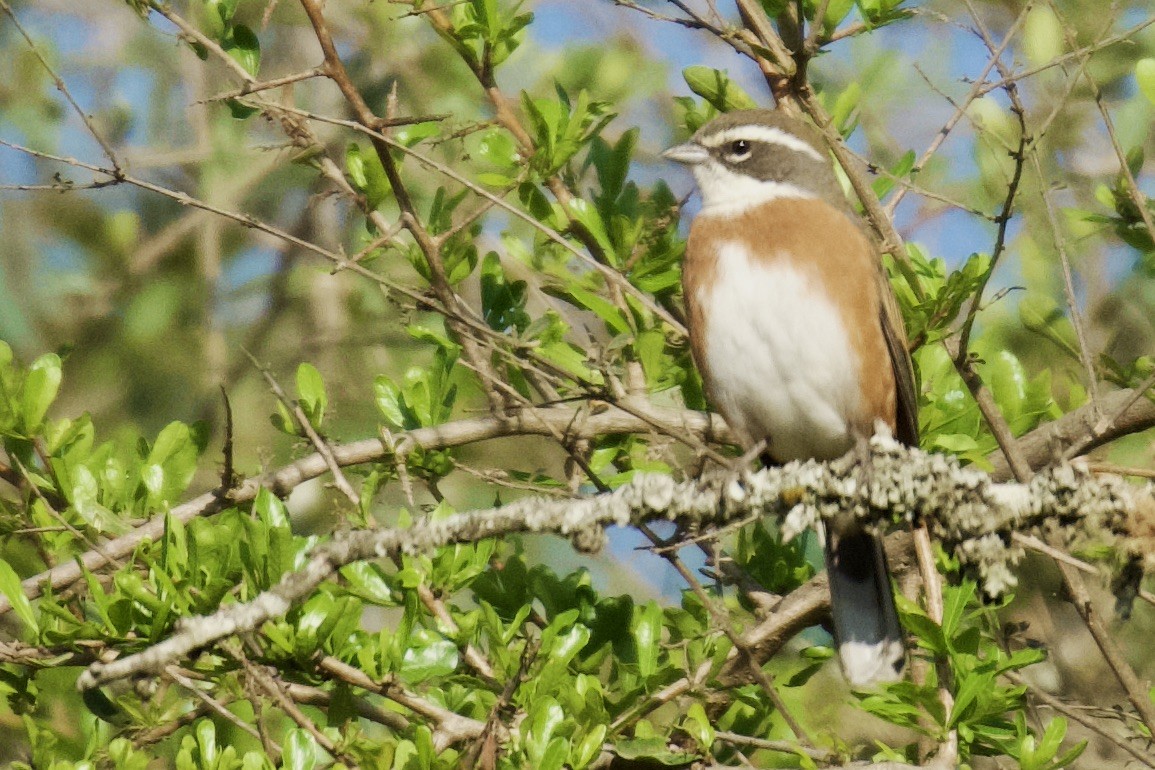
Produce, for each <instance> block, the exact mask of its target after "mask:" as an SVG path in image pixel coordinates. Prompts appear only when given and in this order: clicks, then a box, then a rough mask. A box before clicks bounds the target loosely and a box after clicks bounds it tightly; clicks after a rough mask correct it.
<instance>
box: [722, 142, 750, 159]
mask: <svg viewBox="0 0 1155 770" xmlns="http://www.w3.org/2000/svg"><path fill="white" fill-rule="evenodd" d="M726 155H727V159H728V160H732V161H738V160H746V159H747V158H749V157H750V141H749V140H748V139H735V140H734V141H732V142H730V144H729V145H727V147H726Z"/></svg>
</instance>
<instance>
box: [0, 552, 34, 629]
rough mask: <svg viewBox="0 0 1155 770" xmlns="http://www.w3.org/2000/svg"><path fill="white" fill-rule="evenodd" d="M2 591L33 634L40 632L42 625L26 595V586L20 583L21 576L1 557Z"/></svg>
mask: <svg viewBox="0 0 1155 770" xmlns="http://www.w3.org/2000/svg"><path fill="white" fill-rule="evenodd" d="M0 593H2V594H4V596H6V597H7V598H8V603H9V604H11V605H12V609H13V611H14V612H15V613H16V616H17V617H18V618H20V620H21V621H23V623H24V625H25V626H27V627H28V630H30V631H31V632H32V633H33V634H39V633H40V625H39V624H38V623H37V622H36V613H35V612H34V611H33V610H32V602H30V601H28V597H27V596H25V595H24V588H23V587H22V586H21V585H20V576H19V575H17V574H16V570H14V569H12V565H10V564H9V563H8V562H6V561H4V560H3V559H0Z"/></svg>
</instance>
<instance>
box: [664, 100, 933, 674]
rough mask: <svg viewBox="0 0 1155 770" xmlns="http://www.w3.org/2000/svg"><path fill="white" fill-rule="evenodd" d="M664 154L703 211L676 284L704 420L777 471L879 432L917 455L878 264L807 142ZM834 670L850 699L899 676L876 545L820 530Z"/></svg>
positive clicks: (791, 135)
mask: <svg viewBox="0 0 1155 770" xmlns="http://www.w3.org/2000/svg"><path fill="white" fill-rule="evenodd" d="M663 155H664V156H665V157H666V158H669V159H670V160H674V161H677V162H678V163H682V164H685V165H687V166H689V167H690V169H691V170H692V171H693V174H694V179H695V181H696V182H697V186H698V191H699V193H700V194H701V198H702V208H701V210H700V211H699V212H698V214H697V216H696V217H695V218H694V221H693V224H692V226H691V227H690V238H689V242H688V243H687V244H686V256H685V263H684V265H683V274H682V282H683V288H684V290H685V302H686V311H687V316H688V319H689V329H690V344H691V347H692V349H693V354H694V360H695V362H696V363H697V365H698V368H699V370H700V371H701V373H702V378H703V380H704V382H705V386H706V393H707V396H708V398H709V399H710V401H711V403H712V404H713V406H714V407H715V408H716V409H718V411H720V412H721V413H722V415H723V416H724V417H725V418H726V421H727V422H728V423H729V424H730V425H731V427H732V428H733V429H734V430H735V431H736V432H737V434H738V435H739V436H740V437H741V438H742V439H743V441H744V442H745V444H746V445H747V446H748V447H754V446H756V445H758V444H759V442H763V441H764V442H765V452H764V454H765V455H768V456H769V458H770V459H771V460H773V461H774V462H779V463H782V462H788V461H790V460H800V459H807V458H815V459H818V460H830V459H833V458H836V457H840V456H841V455H843V454H845V453H846V452H848V451H849V450H851V449H852V448H854V447H855V446H856V445H861V443H860V442H864V441H866V440H868V439H869V437H870V436H871V435H873V434H874V433H875V432H876V431H878V430H886V431H889V432H890V433H891V435H893V436H895V437H897V438H898V439H899V440H901V441H904V442H906V443H908V444H917V440H918V425H917V422H916V418H915V404H916V402H915V397H914V374H913V370H912V368H911V362H910V356H909V353H908V351H907V347H906V335H905V332H904V330H903V328H902V320H901V317H900V316H899V314H898V309H897V306H896V304H895V300H894V295H893V294H892V293H891V289H890V285H889V284H888V283H887V280H886V276H885V274H884V272H883V269H882V263H881V260H880V258H879V254H878V250H877V249H876V247H875V246H874V244H873V242H872V241H871V239H870V238H869V237H868V236H867V234H866V232H865V231H864V230H863V226H862V224H861V222H860V220H859V218H858V216H857V215H856V214H855V212H854V210H853V209H852V208H851V207H850V205H849V203H848V202H847V200H846V198H845V196H844V195H843V193H842V188H841V187H840V186H839V183H838V179H837V178H836V177H835V175H834V170H833V167H832V166H831V163H830V159H829V156H828V154H827V151H826V150H825V149H824V146H823V144H822V141H821V139H820V138H819V135H818V133H817V131H816V130H815V129H814V128H812V127H811V126H809V125H808V124H805V123H803V122H801V121H799V120H795V119H793V118H790V117H787V116H785V115H783V114H780V113H778V112H776V111H772V110H743V111H740V112H731V113H727V114H725V115H722V116H720V117H718V118H716V119H715V120H713V121H711V122H710V123H708V124H707V125H706V126H704V127H703V128H702V129H701V130H699V131H698V132H697V133H696V134H694V136H693V138H692V139H691V140H690V141H689V142H686V143H685V144H681V145H678V146H676V147H672V148H670V149H669V150H667V151H666V152H665V153H663ZM826 530H827V532H826V533H825V550H826V565H827V568H828V570H829V573H830V598H831V604H832V614H833V617H834V636H835V642H836V644H837V646H838V653H839V657H840V659H841V662H842V670H843V673H844V674H845V676H846V679H847V680H848V681H849V682H850V683H851V684H852V685H855V686H865V685H869V684H872V683H874V682H880V681H888V680H894V679H897V678H898V677H899V675H900V674H901V672H902V667H903V665H904V662H905V652H904V647H903V641H902V628H901V626H900V625H899V623H898V613H897V611H896V610H895V605H894V595H893V594H892V592H891V587H890V578H889V573H888V571H887V566H886V555H885V553H884V551H883V549H882V543H881V542H880V540H879V539H878V537H876V536H875V535H874V534H872V533H870V532H868V531H866V530H865V529H864V528H863V527H862V526H861V525H859V524H858V523H857V521H856V520H854V519H852V518H851V517H849V516H848V517H847V519H846V520H845V521H836V522H834V523H830V524H828V525H827V526H826Z"/></svg>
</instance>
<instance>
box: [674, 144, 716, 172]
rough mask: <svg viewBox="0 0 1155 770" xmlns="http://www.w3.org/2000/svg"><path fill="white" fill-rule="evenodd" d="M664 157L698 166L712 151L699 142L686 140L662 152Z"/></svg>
mask: <svg viewBox="0 0 1155 770" xmlns="http://www.w3.org/2000/svg"><path fill="white" fill-rule="evenodd" d="M662 157H663V158H667V159H668V160H672V161H674V162H676V163H682V164H685V165H687V166H696V165H698V164H699V163H704V162H705V161H706V160H707V159H708V158H709V157H710V153H709V152H708V151H707V150H706V148H705V147H703V146H702V145H700V144H698V143H697V142H686V143H685V144H679V145H676V146H674V147H671V148H670V149H668V150H666V151H665V152H663V153H662Z"/></svg>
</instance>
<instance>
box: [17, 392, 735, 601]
mask: <svg viewBox="0 0 1155 770" xmlns="http://www.w3.org/2000/svg"><path fill="white" fill-rule="evenodd" d="M591 407H592V409H591ZM623 407H625V408H619V407H616V406H610V405H608V404H598V403H596V402H595V403H590V402H582V403H581V404H579V405H578V406H576V407H553V408H544V409H543V408H537V409H522V410H517V411H513V412H510V413H509V414H507V415H505V416H503V417H501V418H497V417H486V418H477V419H471V420H458V421H456V422H451V423H446V424H444V425H434V426H431V427H428V428H418V429H416V430H412V431H408V432H406V433H399V434H395V435H393V436H392V437H391V441H392V444H393V446H392V448H391V447H390V446H388V445H387V444H386V443H385V442H384V441H383V440H381V439H376V438H373V439H363V440H361V441H354V442H352V443H349V444H342V445H336V446H333V447H332V451H333V458H334V459H335V460H336V462H337V465H339V466H340V467H348V466H350V465H362V464H365V463H374V462H382V461H385V460H391V459H393V458H396V457H403V456H405V455H406V454H408V453H410V452H412V451H414V450H417V449H449V448H452V447H459V446H464V445H466V444H473V443H476V442H478V441H487V440H489V439H495V438H503V437H507V436H551V437H552V436H554V435H556V434H558V433H560V434H562V435H563V436H566V437H568V438H575V439H579V438H596V437H599V436H607V435H615V434H626V433H650V432H660V433H662V434H665V435H671V436H675V437H677V436H679V435H680V434H682V433H686V434H689V435H692V436H701V437H703V438H705V439H707V440H710V441H721V442H727V441H730V440H731V436H730V433H729V429H728V428H727V427H726V423H725V422H724V421H723V420H722V418H721V417H718V416H717V415H712V414H707V413H704V412H694V411H689V410H684V409H669V408H663V407H655V406H653V405H651V404H649V403H648V402H645V401H642V400H637V401H628V402H624V403H623ZM599 409H600V411H599ZM627 409H628V411H627ZM578 417H580V419H577V418H578ZM327 471H328V466H327V465H326V463H325V459H324V458H323V457H322V456H321V455H320V454H319V453H316V454H311V455H309V456H307V457H303V458H301V459H300V460H297V461H296V462H293V463H290V464H289V465H286V466H284V467H283V468H280V469H279V470H276V471H274V472H272V473H267V474H265V475H263V476H260V477H257V478H252V479H248V480H246V481H245V482H244V483H242V484H241V485H240V486H238V487H236V488H234V489H229V490H219V489H218V490H214V491H212V492H206V493H205V494H202V495H200V496H198V497H195V498H193V499H192V500H189V501H188V502H186V503H183V504H181V505H178V506H176V507H175V508H173V509H172V510H171V511H169V513H168V515H169V516H171V517H172V518H173V519H175V520H177V521H180V522H182V523H184V522H188V521H191V520H192V519H194V518H196V517H197V516H208V515H211V514H214V513H217V512H219V511H221V510H223V509H225V508H227V507H229V506H232V505H236V504H238V503H246V502H250V501H252V500H253V499H254V498H256V496H257V492H258V491H260V490H261V489H262V488H265V489H269V490H272V492H273V493H274V494H276V495H279V496H284V495H287V494H288V493H289V492H291V491H292V490H293V489H295V488H296V487H298V486H299V485H301V484H303V483H304V482H306V481H309V480H310V479H314V478H317V477H318V476H321V475H323V474H324V473H326V472H327ZM164 527H165V516H164V515H157V516H155V517H153V518H152V519H150V520H149V521H148V523H146V524H143V525H141V526H140V527H137V528H136V529H134V530H132V531H131V532H129V533H128V534H126V535H123V536H121V537H118V538H116V539H115V540H111V541H109V542H108V543H105V544H104V545H103V546H102V548H101V549H100V550H99V551H97V550H95V549H94V550H91V551H88V552H87V553H85V554H83V555H82V556H79V557H77V559H76V560H74V561H70V562H67V563H63V564H60V565H59V566H56V567H54V568H52V569H50V570H47V571H45V572H42V573H40V574H38V575H34V576H32V577H30V578H28V579H26V580H24V581H23V583H22V584H21V586H22V588H23V591H24V595H25V596H27V597H28V598H29V599H37V598H39V597H40V596H42V595H43V593H44V591H45V589H46V588H47V587H49V586H51V588H52V589H53V590H60V589H62V588H65V587H67V586H69V585H71V584H73V583H75V582H76V581H77V580H79V579H80V578H81V568H82V567H83V568H84V569H86V570H89V571H92V570H97V569H100V568H101V567H103V566H104V565H106V564H107V563H108V560H109V559H110V558H118V559H119V558H125V557H127V556H129V555H131V554H132V552H133V551H134V550H136V548H137V546H139V545H140V544H141V543H142V542H144V541H145V540H153V541H156V540H159V539H160V538H161V536H162V535H163V534H164ZM11 609H12V604H11V602H10V601H9V600H8V598H7V597H6V596H0V616H2V615H4V614H5V613H7V612H8V611H10V610H11Z"/></svg>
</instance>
